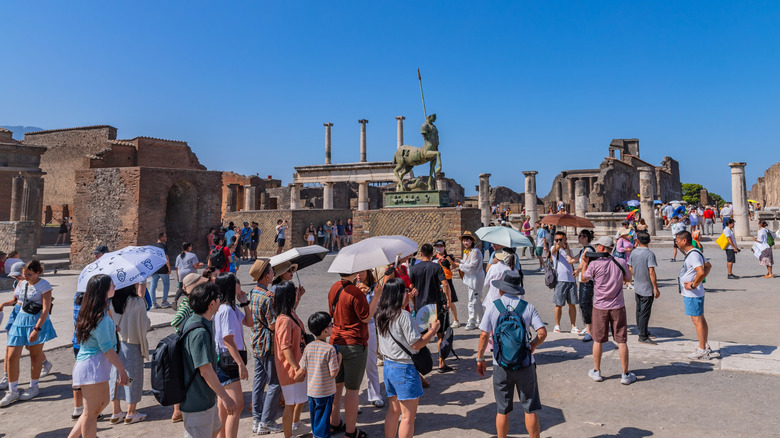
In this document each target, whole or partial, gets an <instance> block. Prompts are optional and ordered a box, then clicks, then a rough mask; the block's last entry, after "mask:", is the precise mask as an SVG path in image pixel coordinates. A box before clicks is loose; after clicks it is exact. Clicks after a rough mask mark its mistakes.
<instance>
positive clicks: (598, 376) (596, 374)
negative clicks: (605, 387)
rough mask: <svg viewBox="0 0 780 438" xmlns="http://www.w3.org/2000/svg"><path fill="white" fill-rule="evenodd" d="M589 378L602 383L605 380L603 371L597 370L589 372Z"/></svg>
mask: <svg viewBox="0 0 780 438" xmlns="http://www.w3.org/2000/svg"><path fill="white" fill-rule="evenodd" d="M588 377H590V378H591V379H593V381H594V382H601V381H602V380H604V378H603V377H601V371H597V370H590V371H588Z"/></svg>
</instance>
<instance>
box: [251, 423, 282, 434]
mask: <svg viewBox="0 0 780 438" xmlns="http://www.w3.org/2000/svg"><path fill="white" fill-rule="evenodd" d="M283 431H284V429H282V427H281V426H279V425H277V424H275V423H267V424H264V423H260V427H259V428H258V429H257V434H258V435H270V434H272V433H282V432H283Z"/></svg>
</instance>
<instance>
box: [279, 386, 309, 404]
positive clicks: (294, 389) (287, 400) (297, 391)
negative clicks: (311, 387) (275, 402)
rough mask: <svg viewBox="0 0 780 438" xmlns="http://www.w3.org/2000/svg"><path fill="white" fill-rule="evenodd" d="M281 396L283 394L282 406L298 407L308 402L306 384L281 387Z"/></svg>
mask: <svg viewBox="0 0 780 438" xmlns="http://www.w3.org/2000/svg"><path fill="white" fill-rule="evenodd" d="M282 394H284V404H285V405H287V406H290V405H299V404H301V403H306V402H307V401H308V400H309V398H308V397H307V396H306V382H298V383H293V384H292V385H285V386H282Z"/></svg>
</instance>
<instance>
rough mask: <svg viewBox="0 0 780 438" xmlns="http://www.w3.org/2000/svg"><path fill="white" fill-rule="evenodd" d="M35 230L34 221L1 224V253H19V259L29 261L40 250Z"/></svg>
mask: <svg viewBox="0 0 780 438" xmlns="http://www.w3.org/2000/svg"><path fill="white" fill-rule="evenodd" d="M35 230H36V223H35V222H32V221H26V222H9V221H4V222H0V251H3V252H4V253H6V254H7V253H9V252H11V251H19V258H20V259H22V260H24V261H29V260H30V258H32V256H33V254H35V250H36V249H37V248H38V242H37V241H36V239H35Z"/></svg>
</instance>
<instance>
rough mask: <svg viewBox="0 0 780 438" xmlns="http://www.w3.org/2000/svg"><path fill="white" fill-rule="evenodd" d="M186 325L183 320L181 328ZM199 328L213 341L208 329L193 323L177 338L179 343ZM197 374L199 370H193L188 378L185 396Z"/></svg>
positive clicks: (201, 324) (200, 324) (200, 323)
mask: <svg viewBox="0 0 780 438" xmlns="http://www.w3.org/2000/svg"><path fill="white" fill-rule="evenodd" d="M187 319H189V318H187ZM186 324H187V321H186V320H185V321H184V322H183V323H182V325H181V326H182V327H184V326H185V325H186ZM199 328H202V329H203V330H206V334H208V335H209V339H213V338H214V336H213V335H212V334H211V331H210V330H209V328H208V327H206V325H205V324H203V323H202V322H196V323H193V324H192V325H191V326H190V327H187V330H184V331H182V333H181V335H180V336H179V341H181V342H184V339H185V338H186V336H187V335H188V334H190V332H192V331H195V330H196V329H199ZM199 373H200V369H199V368H195V371H193V372H192V376H190V383H188V384H187V385H185V387H184V394H187V393H188V392H189V391H190V386H192V384H193V383H194V382H195V376H197V375H198V374H199Z"/></svg>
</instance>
